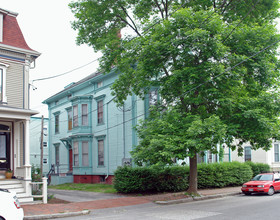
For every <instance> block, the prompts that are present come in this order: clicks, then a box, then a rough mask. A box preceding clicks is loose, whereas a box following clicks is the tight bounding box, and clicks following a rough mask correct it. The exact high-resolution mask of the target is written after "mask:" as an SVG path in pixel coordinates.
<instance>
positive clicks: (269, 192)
mask: <svg viewBox="0 0 280 220" xmlns="http://www.w3.org/2000/svg"><path fill="white" fill-rule="evenodd" d="M274 192H275V190H274V188H273V187H272V186H271V187H270V188H269V190H268V192H267V194H268V195H269V196H272V195H273V194H274Z"/></svg>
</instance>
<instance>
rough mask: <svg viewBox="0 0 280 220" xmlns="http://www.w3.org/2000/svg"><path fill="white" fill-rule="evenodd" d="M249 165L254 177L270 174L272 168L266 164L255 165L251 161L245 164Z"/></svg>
mask: <svg viewBox="0 0 280 220" xmlns="http://www.w3.org/2000/svg"><path fill="white" fill-rule="evenodd" d="M245 163H246V164H247V165H249V166H250V167H251V169H252V171H253V175H252V177H254V176H256V175H258V174H260V173H267V172H270V166H269V165H268V164H265V163H253V162H251V161H247V162H245Z"/></svg>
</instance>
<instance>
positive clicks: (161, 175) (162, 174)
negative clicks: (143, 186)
mask: <svg viewBox="0 0 280 220" xmlns="http://www.w3.org/2000/svg"><path fill="white" fill-rule="evenodd" d="M153 170H154V171H155V172H156V173H157V174H156V177H157V179H156V184H155V190H156V191H157V192H180V191H184V190H186V189H187V188H188V187H189V183H188V174H189V167H187V166H170V167H165V168H162V167H161V168H158V167H154V168H153Z"/></svg>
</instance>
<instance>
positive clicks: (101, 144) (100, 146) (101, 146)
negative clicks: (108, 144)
mask: <svg viewBox="0 0 280 220" xmlns="http://www.w3.org/2000/svg"><path fill="white" fill-rule="evenodd" d="M98 166H104V140H98Z"/></svg>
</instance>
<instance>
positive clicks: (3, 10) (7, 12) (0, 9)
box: [0, 8, 18, 17]
mask: <svg viewBox="0 0 280 220" xmlns="http://www.w3.org/2000/svg"><path fill="white" fill-rule="evenodd" d="M0 13H2V14H5V15H11V16H14V17H17V16H18V13H17V12H13V11H9V10H6V9H3V8H0Z"/></svg>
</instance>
